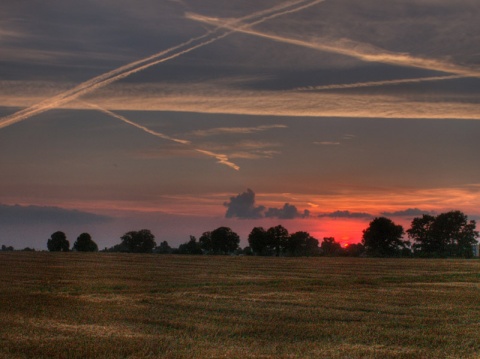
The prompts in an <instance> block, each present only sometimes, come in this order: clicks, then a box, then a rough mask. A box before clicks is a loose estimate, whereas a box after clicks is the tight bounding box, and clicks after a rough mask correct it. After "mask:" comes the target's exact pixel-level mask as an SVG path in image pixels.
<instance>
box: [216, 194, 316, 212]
mask: <svg viewBox="0 0 480 359" xmlns="http://www.w3.org/2000/svg"><path fill="white" fill-rule="evenodd" d="M223 205H224V206H225V207H227V213H226V214H225V217H226V218H234V217H236V218H242V219H259V218H280V219H294V218H308V217H310V211H309V210H304V211H303V212H301V211H299V210H298V209H297V207H295V206H294V205H291V204H289V203H285V204H284V205H283V207H282V208H269V209H268V210H266V208H265V206H261V205H260V206H256V205H255V192H253V191H252V190H251V189H247V191H246V192H243V193H240V194H239V195H237V196H235V197H230V201H229V202H225V203H224V204H223Z"/></svg>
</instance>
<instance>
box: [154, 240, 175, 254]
mask: <svg viewBox="0 0 480 359" xmlns="http://www.w3.org/2000/svg"><path fill="white" fill-rule="evenodd" d="M172 251H173V249H172V247H170V246H169V244H168V242H167V241H163V242H162V243H160V245H159V246H158V247H157V248H155V253H158V254H169V253H172Z"/></svg>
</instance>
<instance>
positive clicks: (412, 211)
mask: <svg viewBox="0 0 480 359" xmlns="http://www.w3.org/2000/svg"><path fill="white" fill-rule="evenodd" d="M422 214H434V213H433V212H430V211H422V210H421V209H419V208H408V209H405V210H403V211H395V212H382V216H385V217H415V216H421V215H422Z"/></svg>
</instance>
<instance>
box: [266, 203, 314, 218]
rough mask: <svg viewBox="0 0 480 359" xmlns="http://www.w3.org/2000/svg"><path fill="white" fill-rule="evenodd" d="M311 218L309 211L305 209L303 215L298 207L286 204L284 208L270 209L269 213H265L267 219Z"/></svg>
mask: <svg viewBox="0 0 480 359" xmlns="http://www.w3.org/2000/svg"><path fill="white" fill-rule="evenodd" d="M309 216H310V211H309V210H307V209H305V210H304V211H303V213H301V212H299V211H298V209H297V207H295V206H294V205H291V204H289V203H285V204H284V205H283V207H282V208H269V209H268V211H267V212H265V217H266V218H280V219H294V218H307V217H309Z"/></svg>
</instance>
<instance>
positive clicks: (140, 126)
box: [85, 103, 190, 145]
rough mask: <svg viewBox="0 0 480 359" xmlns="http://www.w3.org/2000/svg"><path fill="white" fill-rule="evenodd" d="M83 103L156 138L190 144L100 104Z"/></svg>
mask: <svg viewBox="0 0 480 359" xmlns="http://www.w3.org/2000/svg"><path fill="white" fill-rule="evenodd" d="M85 104H86V105H87V106H89V107H91V108H94V109H96V110H98V111H100V112H103V113H105V114H107V115H109V116H111V117H115V118H117V119H119V120H120V121H123V122H125V123H127V124H129V125H132V126H134V127H136V128H139V129H140V130H142V131H144V132H146V133H149V134H151V135H153V136H156V137H158V138H162V139H164V140H169V141H173V142H177V143H181V144H183V145H189V144H190V141H186V140H180V139H178V138H174V137H170V136H167V135H165V134H163V133H160V132H157V131H154V130H151V129H149V128H148V127H145V126H142V125H140V124H138V123H136V122H133V121H130V120H129V119H128V118H126V117H124V116H122V115H119V114H118V113H114V112H112V111H109V110H107V109H105V108H102V107H100V106H97V105H94V104H91V103H85Z"/></svg>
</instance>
